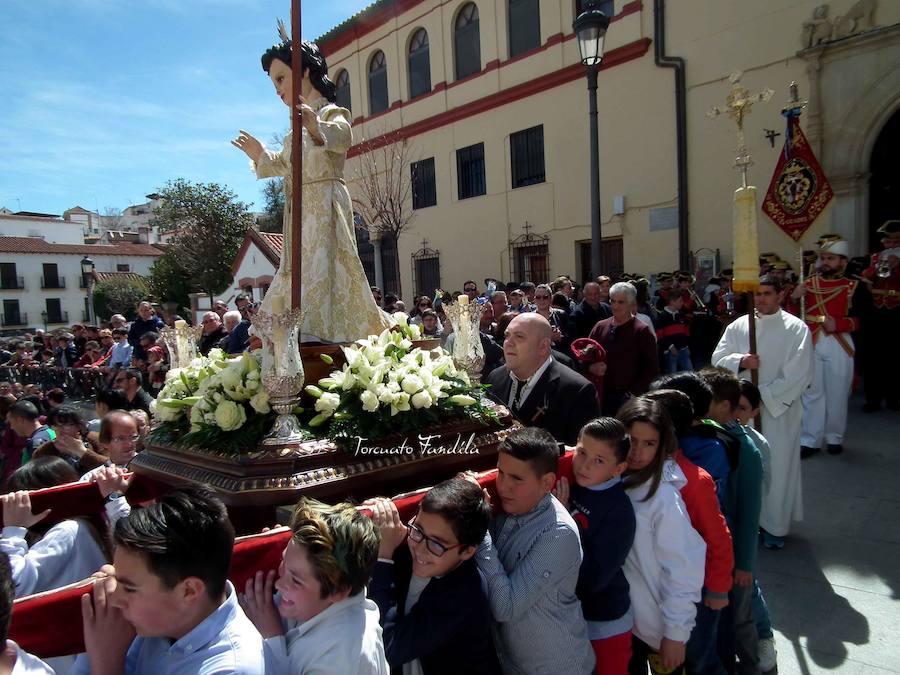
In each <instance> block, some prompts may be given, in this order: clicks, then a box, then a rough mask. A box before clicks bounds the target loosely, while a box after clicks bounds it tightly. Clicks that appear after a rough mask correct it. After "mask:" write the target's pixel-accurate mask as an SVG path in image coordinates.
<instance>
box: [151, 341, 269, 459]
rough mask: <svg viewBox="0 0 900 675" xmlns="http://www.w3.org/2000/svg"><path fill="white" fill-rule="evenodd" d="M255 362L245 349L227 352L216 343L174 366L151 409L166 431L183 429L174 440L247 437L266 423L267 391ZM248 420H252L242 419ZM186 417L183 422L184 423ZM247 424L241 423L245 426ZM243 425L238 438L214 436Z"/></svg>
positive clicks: (247, 439) (201, 441)
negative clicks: (184, 364)
mask: <svg viewBox="0 0 900 675" xmlns="http://www.w3.org/2000/svg"><path fill="white" fill-rule="evenodd" d="M261 382H262V375H261V371H260V362H259V359H258V358H257V356H256V355H255V354H253V353H251V352H244V353H243V354H241V355H240V356H238V357H235V358H229V357H228V356H227V355H226V354H225V353H224V352H223V351H222V350H221V349H213V350H211V351H210V353H209V355H208V356H205V357H198V358H196V359H194V360H192V361H191V363H190V364H189V365H188V366H187V367H186V368H175V369H172V370H170V371H169V372H168V373H167V375H166V381H165V383H164V385H163V388H162V390H161V391H160V392H159V395H158V396H157V399H156V401H154V402H153V403H152V404H151V412H152V413H153V417H154V419H155V420H156V421H158V422H161V423H162V426H163V427H164V429H165V431H167V432H169V433H168V434H167V436H172V435H173V434H174V433H178V432H179V431H181V432H183V431H187V432H188V433H187V434H185V435H184V436H182V437H181V438H179V439H178V442H179V443H186V444H197V445H201V446H209V447H212V446H211V443H208V441H216V442H217V443H218V442H220V441H221V442H224V443H225V445H234V444H235V443H238V442H241V443H251V444H252V441H253V436H256V435H259V437H260V438H261V437H262V434H264V433H265V431H266V430H267V429H266V428H265V427H266V425H267V424H270V423H271V418H270V414H271V412H272V409H271V407H270V405H269V394H268V393H267V392H266V391H265V389H264V388H263V387H262V384H261ZM248 421H249V422H251V423H252V424H250V425H248ZM187 423H189V425H190V426H189V428H187V429H186V428H185V427H186V426H187ZM248 426H249V427H250V429H247V427H248ZM239 430H246V431H247V432H248V433H249V434H250V435H248V433H245V434H241V437H240V438H233V439H231V440H232V441H234V442H232V443H229V439H228V438H220V435H221V434H222V433H228V432H237V431H239Z"/></svg>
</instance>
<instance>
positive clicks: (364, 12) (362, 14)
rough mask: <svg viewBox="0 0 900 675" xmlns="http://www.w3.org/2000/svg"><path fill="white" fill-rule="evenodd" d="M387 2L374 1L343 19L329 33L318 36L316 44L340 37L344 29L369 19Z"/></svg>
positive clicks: (385, 0)
mask: <svg viewBox="0 0 900 675" xmlns="http://www.w3.org/2000/svg"><path fill="white" fill-rule="evenodd" d="M389 2H390V0H375V2H373V3H372V4H371V5H369V6H367V7H364V8H363V9H361V10H360V11H358V12H357V13H356V14H354V15H353V16H351V17H350V18H348V19H345V20H344V21H342V22H341V23H339V24H338V25H337V26H335V27H334V28H332V29H331V30H330V31H328V32H327V33H325V34H324V35H320V36H319V37H318V38H316V43H317V44H321V43H322V42H327V41H328V40H330V39H332V38H333V37H336V36H337V35H340V34H341V33H343V32H344V31H345V30H346V29H348V28H350V27H351V26H354V25H355V24H356V22H357V21H359V20H360V19H364V18H367V17H370V16H372V15H373V14H375V13H376V12H377V11H378V10H379V9H381V8H383V7H385V6H386V5H388V4H389Z"/></svg>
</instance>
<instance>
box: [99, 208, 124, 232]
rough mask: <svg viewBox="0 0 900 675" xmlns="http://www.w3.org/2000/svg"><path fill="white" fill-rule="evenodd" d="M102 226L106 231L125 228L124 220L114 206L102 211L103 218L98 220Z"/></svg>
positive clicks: (120, 212)
mask: <svg viewBox="0 0 900 675" xmlns="http://www.w3.org/2000/svg"><path fill="white" fill-rule="evenodd" d="M100 220H101V222H102V223H103V226H104V227H106V229H108V230H121V229H122V228H123V227H124V226H125V220H124V219H123V218H122V211H121V210H119V209H117V208H116V207H115V206H107V207H106V208H104V209H103V216H102V217H101V218H100Z"/></svg>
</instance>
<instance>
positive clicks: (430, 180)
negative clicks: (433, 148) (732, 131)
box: [409, 157, 437, 209]
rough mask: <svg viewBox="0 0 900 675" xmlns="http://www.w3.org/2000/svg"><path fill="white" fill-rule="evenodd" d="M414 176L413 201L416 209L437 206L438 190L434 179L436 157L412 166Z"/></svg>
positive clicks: (414, 163) (412, 182) (411, 171)
mask: <svg viewBox="0 0 900 675" xmlns="http://www.w3.org/2000/svg"><path fill="white" fill-rule="evenodd" d="M409 168H410V173H411V174H412V181H411V184H412V200H413V208H414V209H424V208H427V207H429V206H434V205H435V204H437V188H436V186H435V178H434V157H429V158H428V159H423V160H421V161H419V162H413V163H412V164H410V167H409Z"/></svg>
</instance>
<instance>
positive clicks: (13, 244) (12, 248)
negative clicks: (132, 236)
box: [0, 237, 163, 257]
mask: <svg viewBox="0 0 900 675" xmlns="http://www.w3.org/2000/svg"><path fill="white" fill-rule="evenodd" d="M0 253H68V254H71V255H141V256H153V257H156V256H160V255H162V253H163V252H162V251H160V250H159V249H158V248H156V247H155V246H151V245H150V244H132V243H122V244H51V243H50V242H48V241H44V240H43V239H38V238H37V237H0Z"/></svg>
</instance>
